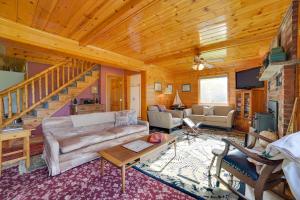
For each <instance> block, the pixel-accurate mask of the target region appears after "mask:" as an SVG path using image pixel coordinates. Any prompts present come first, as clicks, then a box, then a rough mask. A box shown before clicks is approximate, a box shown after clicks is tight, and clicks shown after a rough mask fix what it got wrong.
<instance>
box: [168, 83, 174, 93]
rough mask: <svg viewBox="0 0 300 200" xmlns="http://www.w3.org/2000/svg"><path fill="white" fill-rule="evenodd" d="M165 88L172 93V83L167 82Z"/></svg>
mask: <svg viewBox="0 0 300 200" xmlns="http://www.w3.org/2000/svg"><path fill="white" fill-rule="evenodd" d="M167 89H168V92H170V93H172V92H173V85H172V84H168V85H167Z"/></svg>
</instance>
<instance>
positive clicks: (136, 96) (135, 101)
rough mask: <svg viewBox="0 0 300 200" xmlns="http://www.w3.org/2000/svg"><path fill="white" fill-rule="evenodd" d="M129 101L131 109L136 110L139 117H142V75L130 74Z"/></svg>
mask: <svg viewBox="0 0 300 200" xmlns="http://www.w3.org/2000/svg"><path fill="white" fill-rule="evenodd" d="M129 87H130V92H129V102H130V107H129V108H130V110H135V111H136V113H137V115H138V117H141V75H140V74H135V75H131V76H130V85H129Z"/></svg>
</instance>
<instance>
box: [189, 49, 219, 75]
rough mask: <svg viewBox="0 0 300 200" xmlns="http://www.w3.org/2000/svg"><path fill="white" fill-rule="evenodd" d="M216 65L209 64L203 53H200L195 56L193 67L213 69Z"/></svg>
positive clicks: (196, 68) (195, 68)
mask: <svg viewBox="0 0 300 200" xmlns="http://www.w3.org/2000/svg"><path fill="white" fill-rule="evenodd" d="M213 67H214V65H212V64H209V63H208V62H207V60H205V59H204V58H203V57H202V56H201V54H200V53H199V54H198V55H195V56H194V62H193V66H192V69H193V70H199V71H200V70H203V69H211V68H213Z"/></svg>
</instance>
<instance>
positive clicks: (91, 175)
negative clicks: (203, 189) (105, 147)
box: [0, 160, 193, 200]
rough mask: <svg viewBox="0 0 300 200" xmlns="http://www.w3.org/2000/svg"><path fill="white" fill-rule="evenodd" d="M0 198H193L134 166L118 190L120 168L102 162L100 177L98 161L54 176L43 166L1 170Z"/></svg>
mask: <svg viewBox="0 0 300 200" xmlns="http://www.w3.org/2000/svg"><path fill="white" fill-rule="evenodd" d="M0 199H1V200H5V199H22V200H23V199H118V200H119V199H130V200H132V199H139V200H143V199H147V200H150V199H155V200H165V199H172V200H175V199H184V200H189V199H193V198H192V197H190V196H187V195H186V194H184V193H181V192H180V191H178V190H175V189H173V188H171V187H169V186H167V185H165V184H163V183H161V182H159V181H157V180H155V179H153V178H151V177H149V176H147V175H145V174H142V173H140V172H139V171H137V170H135V169H132V168H131V169H128V170H127V172H126V192H125V193H123V194H122V193H121V171H120V170H119V169H117V168H116V167H114V166H112V165H111V164H109V163H107V162H106V164H105V171H104V176H103V177H101V175H100V169H99V160H95V161H92V162H90V163H87V164H84V165H81V166H79V167H76V168H74V169H71V170H69V171H67V172H65V173H62V174H60V175H58V176H55V177H49V176H48V171H47V168H42V169H37V170H35V171H33V172H31V173H28V174H24V175H19V174H18V168H17V167H13V168H10V169H7V170H4V171H3V173H2V176H1V178H0Z"/></svg>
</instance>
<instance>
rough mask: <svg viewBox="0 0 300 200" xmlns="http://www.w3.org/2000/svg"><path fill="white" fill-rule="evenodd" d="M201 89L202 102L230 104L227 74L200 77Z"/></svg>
mask: <svg viewBox="0 0 300 200" xmlns="http://www.w3.org/2000/svg"><path fill="white" fill-rule="evenodd" d="M199 90H200V91H199V94H200V95H199V96H200V103H201V104H228V78H227V76H218V77H209V78H200V80H199Z"/></svg>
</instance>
